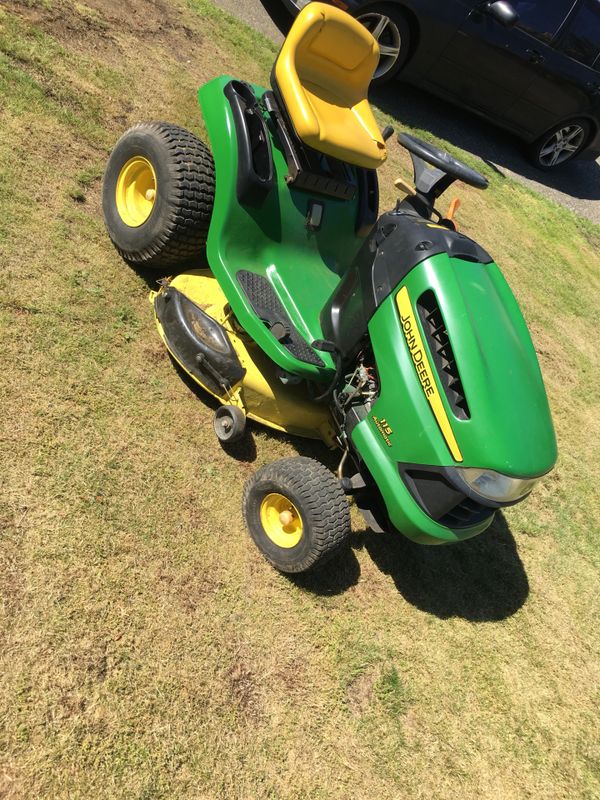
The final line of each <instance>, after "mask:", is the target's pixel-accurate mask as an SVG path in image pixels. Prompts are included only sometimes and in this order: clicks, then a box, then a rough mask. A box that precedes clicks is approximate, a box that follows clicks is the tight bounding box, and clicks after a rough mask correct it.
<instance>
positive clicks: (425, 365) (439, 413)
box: [396, 286, 463, 461]
mask: <svg viewBox="0 0 600 800" xmlns="http://www.w3.org/2000/svg"><path fill="white" fill-rule="evenodd" d="M396 303H397V304H398V310H399V311H400V322H401V323H402V332H403V333H404V338H405V339H406V345H407V347H408V350H409V352H410V355H411V358H412V361H413V364H414V367H415V370H416V371H417V376H418V378H419V382H420V384H421V388H422V389H423V392H424V394H425V397H426V398H427V401H428V402H429V405H430V406H431V410H432V411H433V415H434V417H435V418H436V420H437V424H438V425H439V426H440V430H441V432H442V436H443V437H444V439H445V440H446V444H447V445H448V449H449V450H450V452H451V453H452V457H453V458H454V460H455V461H462V460H463V458H462V453H461V452H460V448H459V446H458V442H457V441H456V438H455V436H454V431H453V430H452V426H451V425H450V420H449V419H448V415H447V414H446V409H445V408H444V404H443V402H442V398H441V397H440V393H439V391H438V388H437V384H436V382H435V378H434V377H433V375H434V373H433V371H432V369H431V366H430V365H429V359H428V358H427V351H426V350H425V347H424V345H423V340H422V338H421V333H420V331H419V326H418V325H417V320H416V319H415V315H414V312H413V308H412V304H411V302H410V297H409V295H408V289H407V288H406V286H403V287H402V289H400V291H399V292H398V294H397V295H396Z"/></svg>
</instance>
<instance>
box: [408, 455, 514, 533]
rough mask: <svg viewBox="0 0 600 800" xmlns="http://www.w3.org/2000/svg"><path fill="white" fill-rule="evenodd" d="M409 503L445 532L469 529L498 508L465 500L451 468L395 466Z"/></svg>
mask: <svg viewBox="0 0 600 800" xmlns="http://www.w3.org/2000/svg"><path fill="white" fill-rule="evenodd" d="M398 470H399V472H400V476H401V477H402V480H403V481H404V484H405V485H406V488H407V489H408V491H409V492H410V493H411V495H412V497H413V499H414V500H415V501H416V502H417V504H418V505H419V506H420V507H421V509H422V510H423V511H424V512H425V513H426V514H427V515H428V516H429V517H431V519H433V520H435V521H436V522H439V524H440V525H445V526H446V527H448V528H470V527H471V526H473V525H477V524H478V523H480V522H483V521H484V520H485V519H488V518H489V517H491V516H492V514H493V513H494V511H495V510H496V509H497V508H499V507H500V506H499V504H497V503H494V504H490V505H487V504H486V503H484V502H482V501H481V500H480V499H475V498H474V497H473V496H469V495H467V494H466V493H464V492H463V491H461V489H460V488H459V487H458V486H457V485H456V482H455V481H454V480H452V474H451V468H448V467H431V466H426V465H423V464H398Z"/></svg>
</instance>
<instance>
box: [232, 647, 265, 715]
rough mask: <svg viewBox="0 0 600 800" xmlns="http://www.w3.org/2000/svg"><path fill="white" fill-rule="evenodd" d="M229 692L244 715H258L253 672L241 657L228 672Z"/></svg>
mask: <svg viewBox="0 0 600 800" xmlns="http://www.w3.org/2000/svg"><path fill="white" fill-rule="evenodd" d="M228 679H229V687H230V691H231V694H232V696H233V698H234V700H235V702H236V704H237V706H238V708H239V710H240V713H241V714H242V716H244V717H248V718H251V719H255V718H256V717H257V716H258V691H257V686H256V681H255V678H254V673H253V672H252V670H251V669H250V667H249V666H248V665H247V664H246V663H245V662H244V661H242V660H241V659H238V660H236V661H235V662H234V664H233V666H232V667H231V669H230V671H229V673H228Z"/></svg>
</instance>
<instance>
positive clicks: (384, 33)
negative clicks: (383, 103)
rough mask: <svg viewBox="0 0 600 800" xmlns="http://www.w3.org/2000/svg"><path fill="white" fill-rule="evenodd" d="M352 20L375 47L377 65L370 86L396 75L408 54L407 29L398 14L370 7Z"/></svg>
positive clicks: (394, 10) (377, 6)
mask: <svg viewBox="0 0 600 800" xmlns="http://www.w3.org/2000/svg"><path fill="white" fill-rule="evenodd" d="M356 19H358V20H359V22H362V24H363V25H364V26H365V28H366V29H367V30H368V31H369V32H370V33H371V34H372V35H373V36H374V38H375V39H376V40H377V44H378V45H379V53H380V56H379V64H378V65H377V69H376V70H375V74H374V75H373V83H374V84H376V85H377V84H381V83H386V82H387V81H389V80H391V79H392V78H393V77H394V76H396V75H397V74H398V72H400V70H401V69H402V67H403V66H404V64H405V62H406V59H407V58H408V54H409V50H410V28H409V26H408V22H407V21H406V19H405V17H404V16H403V15H402V12H400V11H398V10H397V9H395V8H394V7H393V6H387V5H376V6H370V7H369V8H367V9H365V10H364V11H362V12H360V13H359V14H357V15H356Z"/></svg>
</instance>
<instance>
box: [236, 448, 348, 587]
mask: <svg viewBox="0 0 600 800" xmlns="http://www.w3.org/2000/svg"><path fill="white" fill-rule="evenodd" d="M242 507H243V513H244V519H245V521H246V525H247V526H248V531H249V533H250V536H251V537H252V538H253V540H254V543H255V544H256V546H257V547H258V549H259V550H260V551H261V553H262V554H263V555H264V556H265V558H266V559H267V561H269V562H270V563H271V564H272V565H273V566H274V567H275V568H276V569H278V570H280V571H281V572H306V571H307V570H309V569H313V568H314V567H315V566H317V564H323V563H324V562H326V561H328V560H329V559H330V558H331V557H332V556H333V555H335V554H336V553H338V552H339V551H340V549H341V548H342V547H343V546H344V545H345V544H346V543H347V541H348V537H349V536H350V530H351V528H350V509H349V507H348V501H347V500H346V497H345V495H344V492H343V490H342V487H341V485H340V483H339V481H338V480H336V478H335V476H334V475H333V473H331V472H330V471H329V470H328V469H327V468H326V467H325V466H324V465H323V464H320V463H319V462H318V461H315V460H314V459H312V458H306V457H305V456H296V457H294V458H283V459H281V460H280V461H275V462H273V463H272V464H268V465H267V466H265V467H262V468H261V469H259V470H258V471H257V472H256V473H255V474H254V475H253V476H252V477H251V478H250V480H249V481H248V482H247V483H246V486H245V488H244V497H243V501H242Z"/></svg>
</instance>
